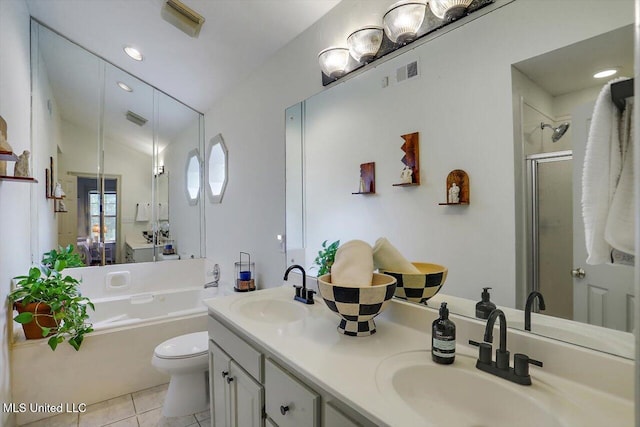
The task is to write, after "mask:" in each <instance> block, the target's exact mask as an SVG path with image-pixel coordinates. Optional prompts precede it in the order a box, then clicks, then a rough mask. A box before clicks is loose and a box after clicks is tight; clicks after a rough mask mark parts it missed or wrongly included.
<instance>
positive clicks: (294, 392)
mask: <svg viewBox="0 0 640 427" xmlns="http://www.w3.org/2000/svg"><path fill="white" fill-rule="evenodd" d="M264 388H265V401H266V412H267V415H268V416H269V418H271V419H272V420H273V421H274V422H275V423H276V424H277V425H278V426H279V427H316V426H319V422H318V418H319V416H318V415H319V405H320V397H319V396H318V395H317V394H316V393H315V392H314V391H313V390H311V389H310V388H309V387H307V386H306V385H304V384H303V383H301V382H300V381H298V380H297V379H296V378H295V377H293V376H292V375H291V374H289V373H288V372H287V371H285V370H284V369H282V368H281V367H280V366H278V365H276V364H275V363H274V362H273V361H271V360H270V359H267V360H265V366H264Z"/></svg>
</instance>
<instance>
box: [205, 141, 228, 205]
mask: <svg viewBox="0 0 640 427" xmlns="http://www.w3.org/2000/svg"><path fill="white" fill-rule="evenodd" d="M227 155H228V153H227V146H226V145H225V143H224V139H222V135H220V134H218V135H216V136H214V137H213V138H212V139H211V141H209V155H208V157H207V158H208V163H207V166H208V173H207V176H208V182H207V184H208V185H207V192H208V193H209V200H211V203H220V202H222V196H224V190H225V188H226V187H227V176H228V171H227V165H228V159H227Z"/></svg>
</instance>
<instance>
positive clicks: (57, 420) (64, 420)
mask: <svg viewBox="0 0 640 427" xmlns="http://www.w3.org/2000/svg"><path fill="white" fill-rule="evenodd" d="M167 387H168V384H164V385H160V386H157V387H153V388H149V389H146V390H141V391H137V392H135V393H131V394H127V395H124V396H120V397H116V398H114V399H109V400H105V401H104V402H99V403H95V404H93V405H89V406H87V411H86V412H85V413H83V414H60V415H56V416H54V417H51V418H45V419H43V420H40V421H36V422H33V423H30V424H26V425H24V427H103V426H109V427H211V418H210V417H209V411H208V410H207V411H204V412H200V413H198V414H194V415H187V416H184V417H177V418H165V417H163V416H162V402H163V401H164V396H165V394H166V393H167Z"/></svg>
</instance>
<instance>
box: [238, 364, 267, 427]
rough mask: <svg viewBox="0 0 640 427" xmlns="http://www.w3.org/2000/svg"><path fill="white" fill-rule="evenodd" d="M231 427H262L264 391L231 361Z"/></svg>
mask: <svg viewBox="0 0 640 427" xmlns="http://www.w3.org/2000/svg"><path fill="white" fill-rule="evenodd" d="M229 381H230V386H231V387H230V390H231V424H230V425H231V426H233V427H262V426H263V425H264V421H263V417H262V413H263V408H264V391H263V390H264V389H263V387H262V386H261V385H260V384H258V383H257V382H256V381H255V380H254V379H253V378H251V375H249V374H247V373H246V372H245V371H244V370H243V369H242V368H241V367H240V365H238V364H237V363H236V362H234V361H233V360H232V361H231V364H230V369H229Z"/></svg>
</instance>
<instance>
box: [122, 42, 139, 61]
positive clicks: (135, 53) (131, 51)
mask: <svg viewBox="0 0 640 427" xmlns="http://www.w3.org/2000/svg"><path fill="white" fill-rule="evenodd" d="M124 53H126V54H127V55H129V56H130V57H131V59H135V60H136V61H142V59H143V57H142V53H141V52H140V51H139V50H138V49H136V48H135V47H133V46H125V47H124Z"/></svg>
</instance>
